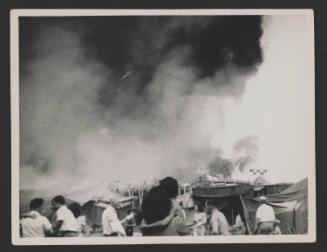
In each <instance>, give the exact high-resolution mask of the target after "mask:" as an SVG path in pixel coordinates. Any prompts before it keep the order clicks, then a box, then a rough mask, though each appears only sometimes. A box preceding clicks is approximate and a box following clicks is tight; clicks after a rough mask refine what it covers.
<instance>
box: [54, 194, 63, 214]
mask: <svg viewBox="0 0 327 252" xmlns="http://www.w3.org/2000/svg"><path fill="white" fill-rule="evenodd" d="M65 203H66V200H65V198H64V197H63V196H62V195H58V196H56V197H54V198H53V199H52V200H51V205H52V209H54V210H57V209H58V208H60V207H61V206H63V205H65Z"/></svg>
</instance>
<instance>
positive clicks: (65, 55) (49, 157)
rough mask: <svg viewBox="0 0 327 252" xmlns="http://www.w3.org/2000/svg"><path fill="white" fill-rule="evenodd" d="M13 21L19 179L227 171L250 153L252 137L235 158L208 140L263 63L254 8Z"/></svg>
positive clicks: (40, 182)
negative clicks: (243, 12)
mask: <svg viewBox="0 0 327 252" xmlns="http://www.w3.org/2000/svg"><path fill="white" fill-rule="evenodd" d="M20 31H21V36H20V131H21V133H20V134H21V142H20V144H21V151H20V153H21V157H20V158H21V159H20V160H21V161H20V162H21V179H20V181H21V186H22V187H25V188H33V187H34V188H35V187H41V188H55V186H58V185H61V187H63V185H69V186H71V188H72V190H73V189H74V188H79V189H80V188H81V187H83V186H92V185H96V184H99V183H100V182H103V181H106V180H122V181H125V182H126V183H139V182H142V181H144V180H153V179H154V178H160V177H163V176H169V175H170V176H176V177H177V178H179V179H182V180H184V181H187V180H189V179H192V178H193V177H194V176H196V170H197V169H198V168H199V167H203V166H205V167H210V169H212V170H215V172H216V173H223V174H225V175H226V176H227V175H228V176H231V175H232V172H233V169H235V167H236V166H237V167H238V168H237V169H239V170H244V169H245V168H246V166H247V164H248V163H251V162H253V161H254V160H255V155H254V154H253V153H255V147H254V145H251V143H250V142H252V140H251V138H249V139H245V140H241V141H240V142H239V143H237V144H236V145H235V153H236V154H235V155H236V156H237V161H229V160H227V159H224V158H223V157H222V156H220V155H219V153H221V154H222V153H223V152H221V151H219V150H223V149H224V146H212V142H211V139H212V137H213V136H214V135H216V134H218V133H219V129H220V127H221V125H222V122H223V113H224V111H223V107H224V106H223V104H224V101H225V99H227V98H239V97H240V96H241V95H242V93H243V91H244V87H245V83H246V80H247V78H248V77H249V76H250V75H252V74H253V73H255V71H256V70H257V67H258V66H259V64H260V63H261V62H262V51H261V48H260V38H261V35H262V29H261V17H258V16H237V17H236V16H222V17H185V16H184V17H164V16H163V17H83V18H79V17H75V18H73V17H71V18H62V17H61V18H23V19H21V20H20ZM212 111H214V113H212ZM217 155H218V156H217ZM213 157H214V158H213Z"/></svg>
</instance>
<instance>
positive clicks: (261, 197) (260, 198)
mask: <svg viewBox="0 0 327 252" xmlns="http://www.w3.org/2000/svg"><path fill="white" fill-rule="evenodd" d="M259 200H260V201H267V198H266V197H265V196H260V197H259Z"/></svg>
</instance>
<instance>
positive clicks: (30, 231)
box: [20, 177, 281, 237]
mask: <svg viewBox="0 0 327 252" xmlns="http://www.w3.org/2000/svg"><path fill="white" fill-rule="evenodd" d="M177 196H178V182H177V180H176V179H174V178H172V177H166V178H164V179H162V180H160V181H159V184H158V185H157V186H154V187H153V188H151V189H150V190H149V192H148V194H147V195H146V197H145V198H144V200H143V202H142V205H141V206H140V214H138V216H136V211H135V210H129V211H128V213H127V216H126V217H125V218H124V219H119V217H118V213H117V209H118V207H119V204H118V202H117V201H115V200H111V202H110V204H107V205H106V208H105V209H104V211H103V212H102V218H101V223H102V236H105V237H107V236H134V233H135V232H134V231H135V228H136V227H137V228H138V231H140V233H141V234H142V235H143V236H186V235H193V236H206V235H230V234H231V232H230V226H229V223H228V221H227V219H226V217H225V215H224V213H223V212H221V211H220V210H219V209H218V208H217V207H216V205H215V202H214V201H211V200H206V201H203V202H197V204H196V206H195V210H194V211H193V212H192V216H191V218H190V216H188V217H187V215H186V212H185V210H184V209H183V207H182V205H181V204H180V202H178V199H177ZM260 201H261V205H260V207H259V208H258V209H257V212H256V230H255V232H254V233H255V234H281V232H280V228H279V221H278V220H276V218H275V212H274V209H273V208H272V207H271V206H270V205H268V204H267V199H266V198H265V197H260ZM43 204H44V200H43V199H42V198H35V199H33V200H31V201H30V205H29V206H30V212H28V213H23V214H21V221H20V225H21V235H22V237H46V236H47V237H77V236H83V233H86V223H85V216H82V215H81V206H80V205H79V204H78V203H71V204H70V205H69V206H67V205H66V200H65V198H64V197H63V196H61V195H58V196H56V197H54V198H53V199H52V201H51V208H52V210H53V212H54V219H53V220H52V221H51V222H50V220H49V219H47V218H46V217H45V216H43V215H42V208H43ZM140 216H141V218H138V219H140V220H141V221H140V223H138V225H136V223H137V222H136V219H137V218H136V217H140ZM238 217H239V216H238ZM239 218H240V217H239ZM190 219H191V222H190Z"/></svg>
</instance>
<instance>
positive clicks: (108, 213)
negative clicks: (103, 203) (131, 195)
mask: <svg viewBox="0 0 327 252" xmlns="http://www.w3.org/2000/svg"><path fill="white" fill-rule="evenodd" d="M117 205H118V204H117V202H115V201H114V200H112V201H111V203H110V205H108V206H107V207H106V209H105V210H104V211H103V213H102V233H103V235H104V236H126V233H125V229H124V227H123V226H122V224H121V222H120V220H119V219H118V216H117V212H116V209H115V207H117Z"/></svg>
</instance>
